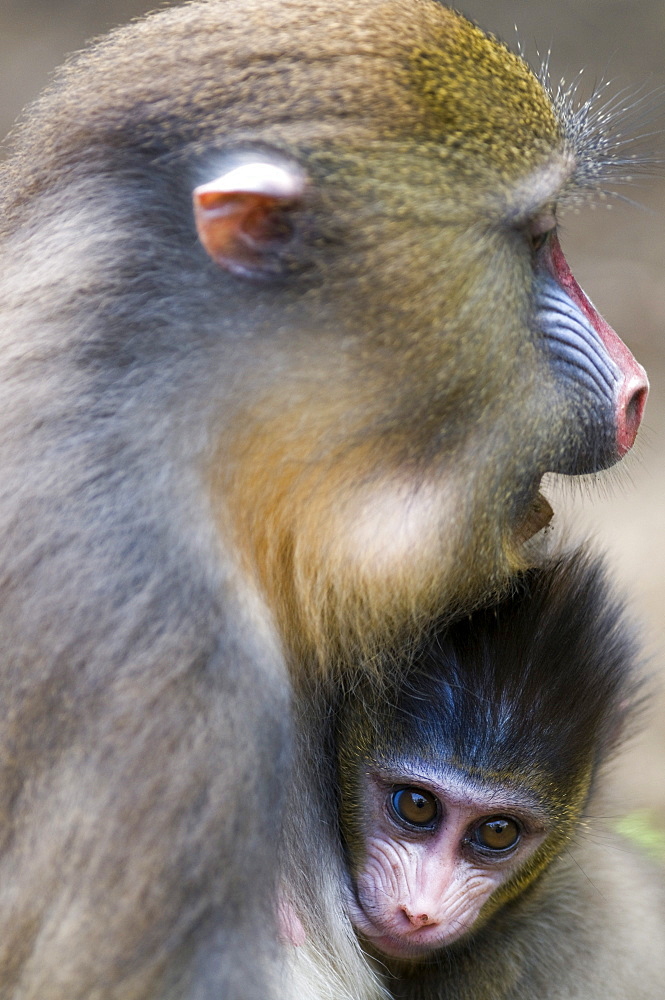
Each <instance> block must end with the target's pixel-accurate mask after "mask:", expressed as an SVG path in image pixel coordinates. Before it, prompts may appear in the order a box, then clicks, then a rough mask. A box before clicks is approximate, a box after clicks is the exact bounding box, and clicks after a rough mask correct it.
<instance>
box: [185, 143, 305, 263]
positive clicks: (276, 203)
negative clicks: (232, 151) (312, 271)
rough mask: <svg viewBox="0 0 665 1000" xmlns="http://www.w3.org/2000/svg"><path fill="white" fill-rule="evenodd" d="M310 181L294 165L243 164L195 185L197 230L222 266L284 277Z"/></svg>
mask: <svg viewBox="0 0 665 1000" xmlns="http://www.w3.org/2000/svg"><path fill="white" fill-rule="evenodd" d="M305 188H306V179H305V176H304V174H303V173H302V171H300V170H299V169H298V168H297V167H296V166H294V165H288V166H286V165H278V164H276V163H271V162H270V161H267V160H263V161H254V162H248V163H243V164H241V165H240V166H236V167H234V168H233V169H232V170H229V171H228V172H227V173H225V174H222V175H221V176H220V177H217V178H215V180H213V181H210V182H209V183H208V184H201V185H200V186H199V187H197V188H194V191H193V199H194V220H195V222H196V231H197V233H198V235H199V239H200V241H201V243H202V244H203V247H204V248H205V250H206V252H207V253H208V254H209V255H210V257H212V259H213V260H214V261H215V263H216V264H219V266H220V267H223V268H225V269H226V270H227V271H230V272H231V273H232V274H235V275H237V276H239V277H243V278H271V277H277V276H278V275H280V274H281V273H282V272H283V271H284V269H285V264H286V263H287V262H286V261H285V259H284V255H283V251H284V250H285V248H286V247H287V245H288V244H289V243H290V242H291V239H292V237H293V232H294V231H293V221H292V213H293V210H294V209H295V208H297V207H298V205H299V204H300V202H301V199H302V197H303V195H304V193H305Z"/></svg>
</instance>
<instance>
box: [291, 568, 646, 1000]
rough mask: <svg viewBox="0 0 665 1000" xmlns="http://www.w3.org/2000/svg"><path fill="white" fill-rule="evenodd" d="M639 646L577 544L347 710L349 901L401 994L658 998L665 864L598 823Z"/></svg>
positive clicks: (469, 999) (435, 635)
mask: <svg viewBox="0 0 665 1000" xmlns="http://www.w3.org/2000/svg"><path fill="white" fill-rule="evenodd" d="M636 658H637V654H636V643H635V638H634V634H633V627H632V625H631V624H630V623H629V622H627V620H626V616H625V614H624V612H623V610H622V609H621V607H620V605H619V604H618V603H617V601H616V598H614V597H613V596H611V592H610V590H609V588H608V584H607V581H606V579H605V573H604V570H603V567H602V564H601V563H600V562H599V561H597V560H591V559H589V557H588V556H587V555H584V554H582V553H579V552H578V553H573V554H572V555H569V556H567V557H566V558H564V559H560V560H557V561H555V562H553V563H552V564H550V565H548V566H546V567H544V568H540V569H537V570H530V571H529V572H527V573H526V574H524V577H523V578H522V580H521V581H520V583H519V585H518V587H517V588H516V590H515V592H514V593H513V594H511V595H510V596H509V597H507V598H504V600H503V601H501V602H500V603H499V604H496V605H493V606H491V607H489V608H487V609H482V610H480V611H476V612H475V613H474V614H473V615H471V616H470V617H467V618H465V619H462V620H461V621H460V622H457V623H455V624H454V625H452V626H451V627H450V628H448V629H443V630H441V631H438V630H433V632H432V634H431V635H430V636H429V637H428V639H427V640H426V641H424V642H423V643H422V645H421V646H420V647H419V648H418V649H416V650H415V651H414V654H413V660H412V663H411V665H410V668H409V671H408V674H407V677H406V678H405V679H404V680H403V683H402V684H400V685H398V686H397V688H396V689H395V690H393V691H392V692H391V694H392V697H390V698H386V697H382V698H380V699H376V698H375V697H373V696H372V693H371V692H370V691H367V690H365V692H364V695H365V697H364V698H362V699H360V698H356V699H355V701H354V702H353V703H352V704H350V705H349V707H348V709H347V710H346V712H345V713H344V714H343V719H342V724H341V727H340V747H339V758H340V771H339V781H340V785H341V796H340V807H341V816H342V827H343V830H344V835H345V840H346V845H347V849H348V857H349V862H350V867H351V874H352V879H353V889H354V891H353V892H352V893H351V894H350V904H349V905H350V913H351V918H352V920H353V923H354V925H355V926H356V928H357V930H358V932H359V933H360V934H361V936H362V938H363V940H364V942H365V946H366V947H367V948H368V950H369V951H370V953H371V954H373V955H374V956H375V957H376V956H379V957H380V959H381V964H380V968H381V969H382V971H383V972H384V973H387V975H385V983H386V986H387V987H388V989H389V990H390V995H391V996H392V997H395V998H400V1000H435V998H436V1000H439V998H441V997H446V998H450V1000H508V998H513V997H523V998H525V1000H532V998H533V1000H535V998H538V1000H563V998H566V1000H572V998H579V1000H613V998H616V1000H626V998H627V997H630V998H631V1000H632V998H635V1000H638V998H639V1000H659V998H660V997H662V995H663V977H664V976H665V873H664V872H663V871H662V870H661V871H659V872H657V871H655V870H652V869H650V868H649V865H648V864H647V863H646V862H644V861H642V860H640V859H639V858H637V857H635V856H634V855H631V852H630V851H629V850H628V848H627V845H625V844H621V843H618V842H617V841H616V840H613V839H612V837H611V836H610V835H609V834H608V832H607V831H605V832H604V833H601V831H599V830H598V829H597V828H596V829H594V815H596V816H597V815H598V811H599V808H600V805H599V785H600V776H601V774H602V769H603V766H604V765H605V763H606V762H607V759H608V757H610V756H611V755H612V753H613V752H614V751H615V750H616V747H617V745H618V744H619V742H620V740H621V738H622V737H623V736H624V735H625V729H626V722H627V720H630V719H631V717H632V715H633V711H634V709H635V706H636V701H637V697H636V696H637V695H638V693H639V689H640V685H639V674H638V671H637V669H636ZM306 951H307V946H305V949H304V952H305V953H306ZM294 959H295V960H296V961H298V959H299V956H298V954H297V953H296V954H295V955H294Z"/></svg>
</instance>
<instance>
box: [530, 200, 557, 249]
mask: <svg viewBox="0 0 665 1000" xmlns="http://www.w3.org/2000/svg"><path fill="white" fill-rule="evenodd" d="M555 231H556V216H555V214H554V208H552V209H551V211H548V212H546V213H544V214H543V215H540V216H538V218H536V219H533V220H532V222H531V225H530V226H529V228H528V230H527V239H528V241H529V245H530V247H531V253H533V254H536V253H538V251H539V250H542V248H543V247H544V246H545V244H546V243H547V241H548V239H549V238H550V236H551V235H552V234H553V233H554V232H555Z"/></svg>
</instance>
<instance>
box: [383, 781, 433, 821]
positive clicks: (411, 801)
mask: <svg viewBox="0 0 665 1000" xmlns="http://www.w3.org/2000/svg"><path fill="white" fill-rule="evenodd" d="M390 804H391V805H392V808H393V811H394V813H395V815H396V816H397V818H398V819H400V820H402V822H404V823H408V824H409V826H420V827H431V826H432V825H433V824H434V821H435V820H436V818H437V816H438V815H439V803H438V801H437V799H436V798H435V797H434V796H433V795H432V794H431V793H430V792H424V791H423V790H422V789H420V788H400V789H399V790H398V791H396V792H393V794H392V795H391V797H390Z"/></svg>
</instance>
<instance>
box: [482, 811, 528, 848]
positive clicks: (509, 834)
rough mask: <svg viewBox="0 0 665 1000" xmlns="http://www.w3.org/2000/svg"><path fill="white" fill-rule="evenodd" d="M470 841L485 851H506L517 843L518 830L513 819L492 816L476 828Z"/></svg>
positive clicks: (518, 837)
mask: <svg viewBox="0 0 665 1000" xmlns="http://www.w3.org/2000/svg"><path fill="white" fill-rule="evenodd" d="M471 839H472V841H473V843H475V844H477V845H478V847H482V848H484V849H485V850H486V851H507V850H509V849H510V848H511V847H514V846H515V844H517V842H518V841H519V839H520V828H519V826H518V825H517V823H516V822H515V820H514V819H508V818H507V817H505V816H494V817H492V818H491V819H486V820H484V821H483V822H482V823H481V824H480V826H477V827H476V829H475V830H474V832H473V835H472V837H471Z"/></svg>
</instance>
